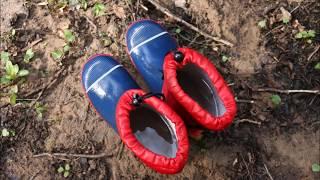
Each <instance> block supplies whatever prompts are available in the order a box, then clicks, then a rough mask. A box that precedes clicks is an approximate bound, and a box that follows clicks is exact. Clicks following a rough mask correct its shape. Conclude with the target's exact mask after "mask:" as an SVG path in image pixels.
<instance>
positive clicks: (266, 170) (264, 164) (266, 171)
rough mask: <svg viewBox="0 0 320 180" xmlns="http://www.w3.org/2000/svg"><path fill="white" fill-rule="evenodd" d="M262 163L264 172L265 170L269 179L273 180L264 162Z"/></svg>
mask: <svg viewBox="0 0 320 180" xmlns="http://www.w3.org/2000/svg"><path fill="white" fill-rule="evenodd" d="M263 165H264V168H265V169H266V172H267V174H268V176H269V178H270V180H273V177H272V176H271V174H270V172H269V170H268V167H267V165H266V164H263Z"/></svg>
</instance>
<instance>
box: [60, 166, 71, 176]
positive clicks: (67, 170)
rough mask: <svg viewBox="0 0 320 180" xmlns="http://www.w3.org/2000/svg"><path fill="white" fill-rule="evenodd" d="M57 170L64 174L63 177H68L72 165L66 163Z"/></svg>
mask: <svg viewBox="0 0 320 180" xmlns="http://www.w3.org/2000/svg"><path fill="white" fill-rule="evenodd" d="M57 171H58V173H59V174H63V177H65V178H67V177H69V175H70V171H71V167H70V165H69V164H65V165H64V167H63V166H60V167H59V168H58V169H57Z"/></svg>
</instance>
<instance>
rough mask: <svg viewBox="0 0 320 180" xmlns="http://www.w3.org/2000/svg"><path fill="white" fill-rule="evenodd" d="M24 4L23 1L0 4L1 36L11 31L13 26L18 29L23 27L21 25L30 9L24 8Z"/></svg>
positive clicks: (7, 0)
mask: <svg viewBox="0 0 320 180" xmlns="http://www.w3.org/2000/svg"><path fill="white" fill-rule="evenodd" d="M23 2H24V1H23V0H17V1H12V0H3V1H1V2H0V9H1V11H0V19H1V26H0V32H1V35H2V33H4V32H7V31H10V30H11V29H12V27H11V25H12V24H14V25H15V26H16V27H17V26H21V23H22V22H23V21H24V20H25V19H26V18H27V16H28V9H27V8H26V7H25V6H24V3H23ZM13 7H14V8H13Z"/></svg>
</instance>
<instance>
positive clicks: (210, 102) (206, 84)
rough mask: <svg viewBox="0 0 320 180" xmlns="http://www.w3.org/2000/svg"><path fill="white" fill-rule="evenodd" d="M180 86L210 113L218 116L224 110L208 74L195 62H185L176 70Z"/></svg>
mask: <svg viewBox="0 0 320 180" xmlns="http://www.w3.org/2000/svg"><path fill="white" fill-rule="evenodd" d="M177 79H178V83H179V85H180V87H181V88H182V89H183V91H184V92H185V93H186V94H188V95H189V96H190V97H191V98H192V99H193V100H194V101H196V102H197V103H198V104H199V105H200V106H201V107H202V108H203V109H205V110H207V111H208V112H209V113H211V115H213V116H216V117H219V116H222V115H223V114H224V113H225V112H226V108H225V106H224V104H223V102H222V100H221V98H220V97H219V95H218V93H217V90H216V89H215V87H214V85H213V84H212V82H211V80H210V78H209V76H208V75H207V74H206V73H205V72H204V71H203V70H202V69H200V67H198V66H197V65H195V64H192V63H189V64H186V65H185V66H184V67H183V68H181V69H179V70H177Z"/></svg>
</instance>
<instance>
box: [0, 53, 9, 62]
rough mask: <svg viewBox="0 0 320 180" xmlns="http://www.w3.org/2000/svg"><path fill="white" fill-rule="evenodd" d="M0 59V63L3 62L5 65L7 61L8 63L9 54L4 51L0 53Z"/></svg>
mask: <svg viewBox="0 0 320 180" xmlns="http://www.w3.org/2000/svg"><path fill="white" fill-rule="evenodd" d="M0 59H1V61H3V62H4V63H7V61H10V53H8V52H5V51H1V53H0Z"/></svg>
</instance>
